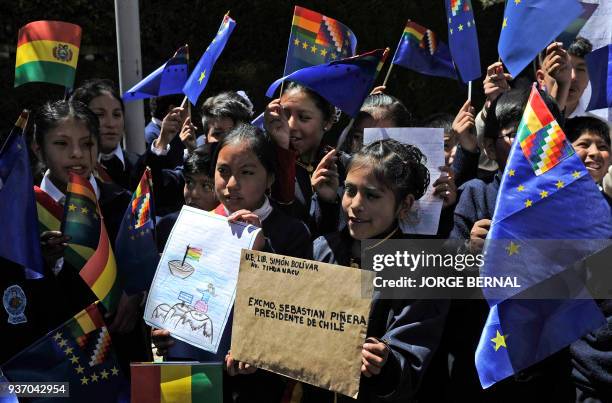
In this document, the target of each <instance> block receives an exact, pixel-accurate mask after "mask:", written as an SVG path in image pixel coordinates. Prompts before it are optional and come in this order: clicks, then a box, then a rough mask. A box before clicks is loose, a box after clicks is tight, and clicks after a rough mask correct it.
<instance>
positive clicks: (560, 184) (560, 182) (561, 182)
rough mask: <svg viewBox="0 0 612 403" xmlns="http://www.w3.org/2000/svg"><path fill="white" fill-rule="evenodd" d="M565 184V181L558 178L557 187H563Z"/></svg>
mask: <svg viewBox="0 0 612 403" xmlns="http://www.w3.org/2000/svg"><path fill="white" fill-rule="evenodd" d="M563 185H565V183H563V181H562V180H558V181H557V189H561V188H562V187H563Z"/></svg>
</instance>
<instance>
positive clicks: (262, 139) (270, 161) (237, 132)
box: [213, 123, 277, 175]
mask: <svg viewBox="0 0 612 403" xmlns="http://www.w3.org/2000/svg"><path fill="white" fill-rule="evenodd" d="M234 144H248V146H249V148H250V150H251V151H252V152H253V153H254V154H255V155H256V156H257V159H259V162H261V165H263V167H264V168H265V169H266V172H267V173H268V175H274V173H275V172H276V170H277V159H276V152H275V148H274V144H273V143H272V139H271V138H270V136H269V135H268V134H267V133H266V132H264V131H263V130H261V129H260V128H258V127H255V126H253V125H251V124H250V123H240V124H238V125H236V126H234V128H233V129H232V130H231V131H230V132H229V133H228V134H227V135H226V136H225V137H223V138H222V139H221V141H220V142H219V143H218V145H217V149H216V150H215V154H214V158H213V166H216V165H217V159H218V158H219V152H221V149H222V148H223V147H225V146H227V145H234Z"/></svg>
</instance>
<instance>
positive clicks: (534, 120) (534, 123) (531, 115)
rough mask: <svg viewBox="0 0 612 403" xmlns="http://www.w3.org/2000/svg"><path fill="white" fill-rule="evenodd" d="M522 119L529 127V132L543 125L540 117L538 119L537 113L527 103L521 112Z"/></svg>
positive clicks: (535, 130)
mask: <svg viewBox="0 0 612 403" xmlns="http://www.w3.org/2000/svg"><path fill="white" fill-rule="evenodd" d="M523 119H524V120H525V124H526V126H527V128H528V129H529V133H535V132H537V131H538V130H540V129H541V128H542V127H543V126H542V123H541V122H540V119H538V115H536V113H535V112H534V111H533V109H532V108H531V105H530V104H529V103H527V107H526V108H525V112H524V113H523Z"/></svg>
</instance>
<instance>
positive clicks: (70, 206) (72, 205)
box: [68, 204, 76, 211]
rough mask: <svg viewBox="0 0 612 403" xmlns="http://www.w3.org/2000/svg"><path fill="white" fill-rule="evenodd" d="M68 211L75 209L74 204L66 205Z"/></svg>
mask: <svg viewBox="0 0 612 403" xmlns="http://www.w3.org/2000/svg"><path fill="white" fill-rule="evenodd" d="M68 211H76V206H75V205H74V204H70V205H69V206H68Z"/></svg>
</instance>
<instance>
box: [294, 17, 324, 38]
mask: <svg viewBox="0 0 612 403" xmlns="http://www.w3.org/2000/svg"><path fill="white" fill-rule="evenodd" d="M293 25H295V26H298V27H300V28H302V29H305V30H307V31H310V32H312V33H313V34H318V33H319V27H320V26H321V24H320V23H318V22H314V21H311V20H309V19H306V18H304V17H300V16H299V15H294V16H293Z"/></svg>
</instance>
